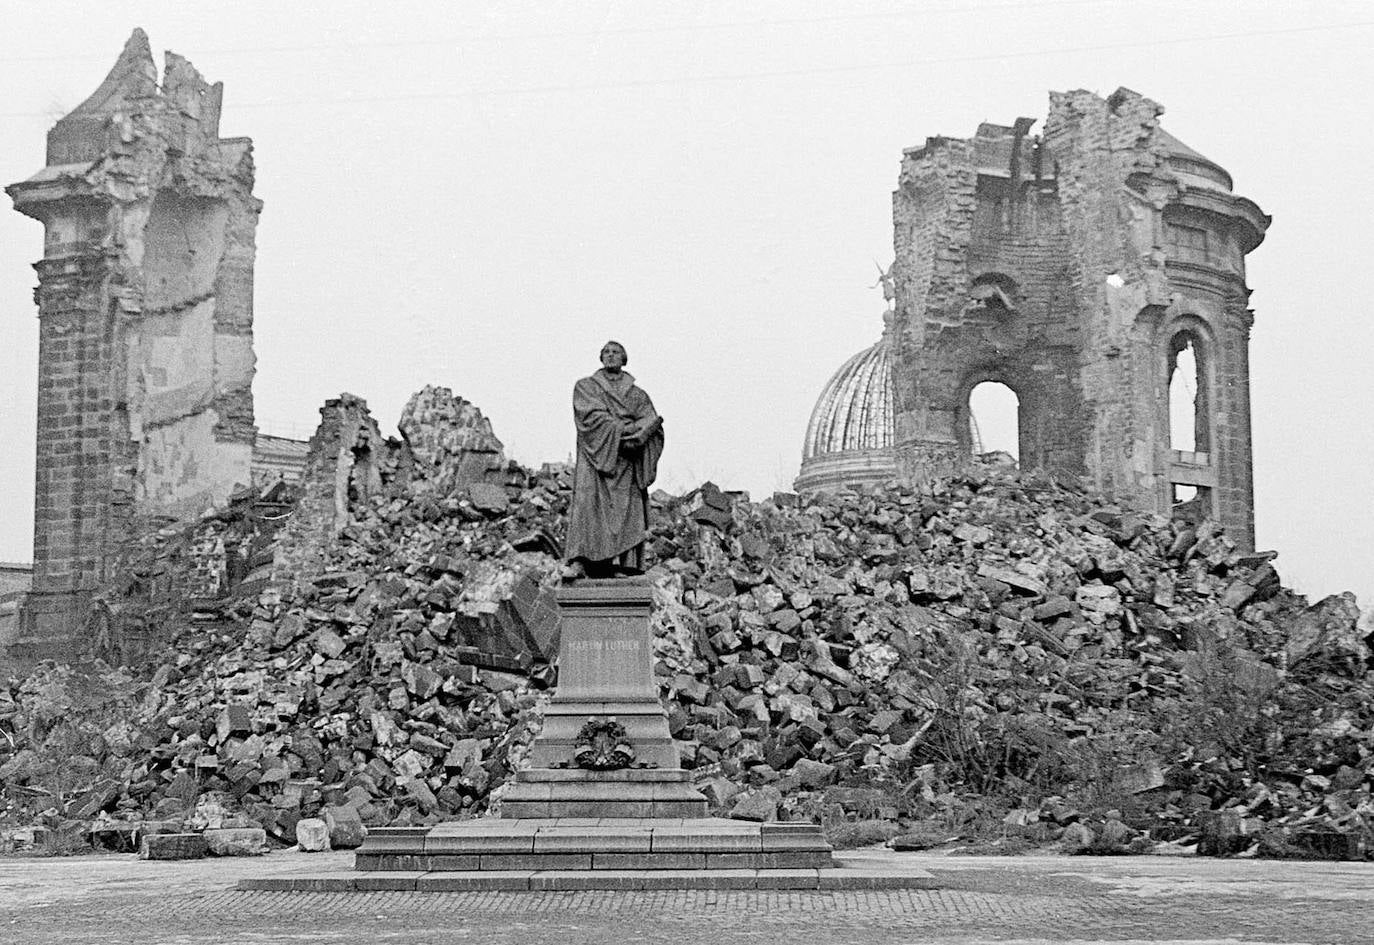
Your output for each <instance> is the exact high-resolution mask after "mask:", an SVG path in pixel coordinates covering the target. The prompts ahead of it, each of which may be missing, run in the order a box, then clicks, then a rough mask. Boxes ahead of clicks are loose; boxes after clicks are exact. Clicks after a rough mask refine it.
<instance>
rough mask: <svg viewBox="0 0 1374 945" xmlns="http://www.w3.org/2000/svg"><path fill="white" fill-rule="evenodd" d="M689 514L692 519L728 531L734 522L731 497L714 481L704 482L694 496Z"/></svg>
mask: <svg viewBox="0 0 1374 945" xmlns="http://www.w3.org/2000/svg"><path fill="white" fill-rule="evenodd" d="M688 515H689V516H690V517H691V519H692V521H694V522H700V523H701V524H703V525H711V526H713V527H715V528H718V529H720V530H721V531H728V530H729V528H730V526H731V525H733V524H734V516H733V515H732V514H731V511H730V499H729V497H728V496H726V494H725V493H724V492H721V491H720V487H719V486H717V485H716V484H715V483H714V482H704V483H702V484H701V488H700V489H698V490H697V491H696V493H695V494H694V495H693V496H692V499H691V505H690V511H689V512H688Z"/></svg>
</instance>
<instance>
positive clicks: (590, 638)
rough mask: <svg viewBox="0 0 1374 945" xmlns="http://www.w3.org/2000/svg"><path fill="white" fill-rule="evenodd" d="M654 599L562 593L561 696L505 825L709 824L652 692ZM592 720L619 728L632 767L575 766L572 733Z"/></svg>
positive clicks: (612, 586)
mask: <svg viewBox="0 0 1374 945" xmlns="http://www.w3.org/2000/svg"><path fill="white" fill-rule="evenodd" d="M652 599H653V598H652V589H651V588H650V585H649V582H648V581H647V580H644V579H626V578H621V579H618V580H605V581H591V580H588V581H580V582H578V583H577V584H573V585H569V586H567V587H564V588H561V589H560V590H559V591H558V594H557V600H558V610H559V614H560V616H561V635H560V639H559V648H558V688H557V689H556V691H555V693H554V696H553V698H552V700H550V702H549V706H548V709H547V711H546V712H545V713H544V728H543V730H542V731H541V732H540V733H539V736H538V738H536V739H535V741H534V745H533V746H532V748H531V752H530V767H529V769H527V770H525V771H520V772H517V773H516V775H515V782H514V783H513V784H512V785H511V787H510V789H509V791H508V792H507V793H506V796H505V798H504V799H503V800H502V806H501V815H502V817H506V818H524V817H534V818H547V817H554V818H559V817H704V816H706V798H705V797H703V796H702V794H701V793H700V792H699V791H697V790H696V789H695V788H694V787H692V785H691V779H690V776H689V775H688V773H687V772H686V771H683V770H682V762H681V759H680V758H679V756H678V751H677V745H676V744H674V742H673V739H672V736H671V735H670V734H669V733H668V715H667V712H665V711H664V708H663V703H662V701H661V700H660V699H659V695H658V686H657V685H656V684H655V682H654V671H653V639H652V635H651V631H650V629H649V613H650V607H651V604H652ZM593 718H613V719H615V721H616V722H618V723H619V724H620V725H621V726H623V727H624V729H625V735H626V740H627V741H628V742H629V745H630V747H631V748H632V749H633V751H634V759H633V761H632V764H631V766H630V767H628V768H621V769H618V770H611V771H592V770H588V769H585V768H579V767H578V766H577V761H576V760H575V759H574V757H573V753H574V751H575V748H576V742H577V737H578V733H579V732H580V731H581V730H582V727H583V726H584V725H586V724H587V722H588V721H590V720H591V719H593Z"/></svg>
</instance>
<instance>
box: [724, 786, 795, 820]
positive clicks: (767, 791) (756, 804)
mask: <svg viewBox="0 0 1374 945" xmlns="http://www.w3.org/2000/svg"><path fill="white" fill-rule="evenodd" d="M781 803H782V792H781V791H779V790H778V789H777V788H775V787H770V786H765V787H761V788H757V789H755V790H752V791H747V792H746V793H744V794H742V795H740V796H739V797H738V798H737V799H736V801H735V806H734V807H732V808H730V819H732V820H752V821H756V822H759V823H772V822H773V821H775V820H777V819H778V805H779V804H781Z"/></svg>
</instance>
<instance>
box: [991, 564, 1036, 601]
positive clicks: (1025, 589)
mask: <svg viewBox="0 0 1374 945" xmlns="http://www.w3.org/2000/svg"><path fill="white" fill-rule="evenodd" d="M978 575H979V577H985V578H991V579H992V580H994V581H997V582H999V583H1001V584H1005V585H1007V587H1009V588H1011V589H1012V590H1013V591H1016V592H1018V593H1021V594H1025V595H1027V596H1030V597H1043V596H1044V595H1045V594H1046V593H1048V588H1046V587H1045V584H1044V583H1043V582H1042V581H1037V580H1036V579H1035V578H1033V577H1031V576H1030V575H1027V574H1022V573H1021V572H1020V571H1015V570H1013V569H1011V568H1002V567H997V566H996V565H990V564H981V565H979V566H978Z"/></svg>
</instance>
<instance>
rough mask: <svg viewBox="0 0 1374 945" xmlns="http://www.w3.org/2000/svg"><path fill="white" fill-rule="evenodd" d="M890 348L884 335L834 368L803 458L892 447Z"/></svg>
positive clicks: (815, 413)
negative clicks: (881, 338) (840, 365)
mask: <svg viewBox="0 0 1374 945" xmlns="http://www.w3.org/2000/svg"><path fill="white" fill-rule="evenodd" d="M892 433H893V420H892V348H891V346H890V345H889V344H888V343H887V340H886V339H884V340H882V341H880V342H878V343H877V344H876V345H874V346H873V347H871V348H867V349H865V350H863V351H860V352H859V353H858V354H856V355H854V357H852V358H850V359H849V360H848V361H846V362H845V363H844V365H843V366H842V367H841V368H840V369H839V370H838V371H836V372H835V374H834V376H833V377H831V378H830V380H829V382H828V383H827V384H826V385H825V390H823V391H822V392H821V397H820V400H818V401H817V402H816V409H815V410H813V411H812V412H811V422H810V423H809V424H807V427H806V443H805V445H804V446H803V447H802V460H803V461H805V460H808V459H815V458H818V457H821V456H826V455H829V454H832V453H845V452H850V451H852V450H881V449H889V448H891V446H892V439H893V436H892Z"/></svg>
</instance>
